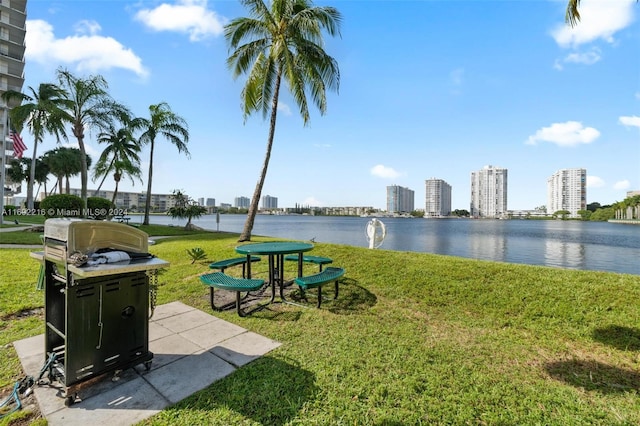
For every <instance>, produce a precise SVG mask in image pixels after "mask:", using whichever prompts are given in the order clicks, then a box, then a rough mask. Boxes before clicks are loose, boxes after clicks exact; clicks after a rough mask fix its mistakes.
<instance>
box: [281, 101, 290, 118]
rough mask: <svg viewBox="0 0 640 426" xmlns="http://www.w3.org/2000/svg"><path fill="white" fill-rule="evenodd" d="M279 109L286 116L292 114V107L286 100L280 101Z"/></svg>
mask: <svg viewBox="0 0 640 426" xmlns="http://www.w3.org/2000/svg"><path fill="white" fill-rule="evenodd" d="M278 111H279V112H281V113H283V114H284V115H286V116H289V115H291V108H290V107H289V105H287V104H285V103H284V102H278Z"/></svg>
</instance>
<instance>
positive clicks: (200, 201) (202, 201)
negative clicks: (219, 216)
mask: <svg viewBox="0 0 640 426" xmlns="http://www.w3.org/2000/svg"><path fill="white" fill-rule="evenodd" d="M198 205H199V206H204V197H200V198H198Z"/></svg>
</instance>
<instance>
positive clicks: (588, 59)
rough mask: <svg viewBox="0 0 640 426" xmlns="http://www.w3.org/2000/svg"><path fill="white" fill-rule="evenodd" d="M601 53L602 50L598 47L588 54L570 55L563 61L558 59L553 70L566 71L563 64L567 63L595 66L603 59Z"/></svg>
mask: <svg viewBox="0 0 640 426" xmlns="http://www.w3.org/2000/svg"><path fill="white" fill-rule="evenodd" d="M600 53H601V50H600V49H598V48H597V47H594V48H592V49H591V50H590V51H588V52H583V53H580V52H574V53H569V54H568V55H567V56H565V57H564V58H563V59H556V61H555V63H554V64H553V68H555V69H557V70H558V71H562V70H563V69H564V66H563V64H566V63H573V64H584V65H593V64H595V63H596V62H598V61H600V59H602V56H601V54H600Z"/></svg>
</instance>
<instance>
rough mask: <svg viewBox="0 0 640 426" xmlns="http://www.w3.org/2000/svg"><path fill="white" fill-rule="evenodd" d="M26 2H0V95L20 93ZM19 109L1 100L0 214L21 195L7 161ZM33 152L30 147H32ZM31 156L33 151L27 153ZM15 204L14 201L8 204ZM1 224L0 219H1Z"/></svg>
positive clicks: (14, 0)
mask: <svg viewBox="0 0 640 426" xmlns="http://www.w3.org/2000/svg"><path fill="white" fill-rule="evenodd" d="M26 22H27V1H26V0H2V1H1V2H0V95H2V94H3V93H5V92H7V91H9V90H15V91H16V92H22V86H23V85H24V51H25V44H24V37H25V34H26V26H25V25H26ZM18 105H20V101H19V100H12V101H11V102H9V103H7V102H5V101H4V100H2V98H0V108H1V109H2V111H1V112H0V115H1V116H2V119H1V120H0V132H1V133H0V135H2V136H0V190H2V194H0V210H4V206H5V200H7V201H9V198H7V197H12V196H13V195H14V194H19V193H21V192H22V187H21V183H22V182H13V181H11V179H9V178H8V176H7V173H6V172H7V165H8V163H9V161H8V160H11V159H13V158H14V145H13V141H12V139H11V137H9V130H10V129H9V128H8V126H7V122H8V115H9V111H10V110H11V109H12V108H14V107H16V106H18ZM32 148H33V147H32ZM30 152H32V151H30ZM11 202H13V203H14V204H16V205H17V204H18V203H17V202H16V200H11ZM0 223H2V217H0Z"/></svg>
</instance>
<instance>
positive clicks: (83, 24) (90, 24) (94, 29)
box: [73, 19, 102, 35]
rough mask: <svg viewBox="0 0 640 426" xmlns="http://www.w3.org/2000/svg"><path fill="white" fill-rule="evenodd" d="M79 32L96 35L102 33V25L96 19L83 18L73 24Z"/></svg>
mask: <svg viewBox="0 0 640 426" xmlns="http://www.w3.org/2000/svg"><path fill="white" fill-rule="evenodd" d="M73 28H74V29H75V30H76V33H78V34H88V35H96V34H98V33H100V30H102V27H101V26H100V24H98V23H97V22H96V21H89V20H86V19H83V20H82V21H80V22H78V23H77V24H75V25H74V26H73Z"/></svg>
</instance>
